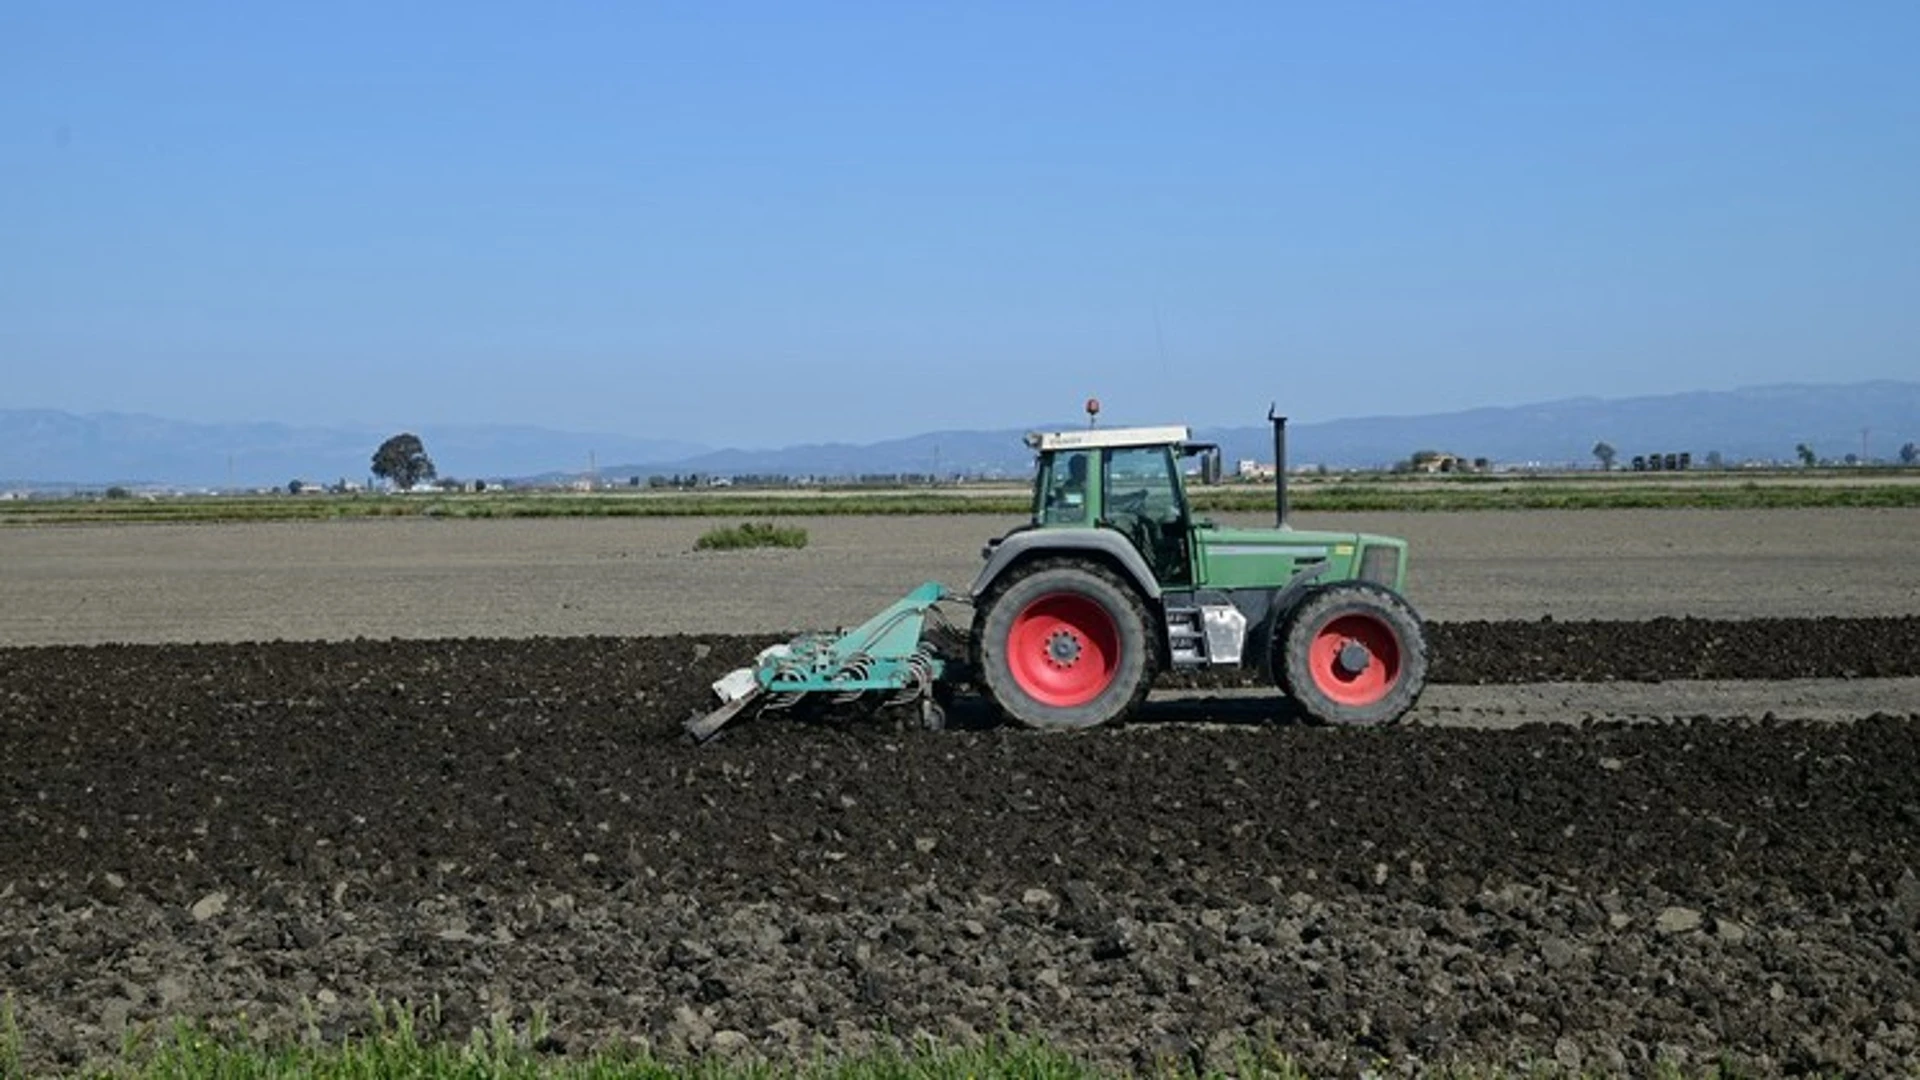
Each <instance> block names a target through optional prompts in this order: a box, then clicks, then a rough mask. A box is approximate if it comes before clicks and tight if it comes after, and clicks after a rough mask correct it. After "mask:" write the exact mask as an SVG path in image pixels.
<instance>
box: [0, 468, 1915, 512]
mask: <svg viewBox="0 0 1920 1080" xmlns="http://www.w3.org/2000/svg"><path fill="white" fill-rule="evenodd" d="M1190 494H1191V496H1192V499H1193V503H1194V507H1195V509H1196V510H1197V511H1199V512H1201V513H1208V512H1214V513H1227V512H1253V511H1271V510H1272V509H1273V504H1274V495H1273V489H1272V488H1271V487H1269V486H1267V485H1264V484H1227V485H1221V486H1217V487H1196V488H1194V489H1192V491H1191V492H1190ZM1289 497H1290V500H1291V504H1292V506H1293V508H1294V509H1296V510H1303V511H1454V510H1636V509H1665V508H1692V509H1740V510H1754V509H1772V508H1786V507H1800V508H1820V507H1920V471H1917V470H1873V471H1862V470H1829V471H1814V472H1807V471H1789V472H1779V473H1767V474H1758V475H1752V476H1748V475H1745V474H1737V473H1696V474H1690V475H1687V476H1684V477H1680V476H1674V475H1672V474H1667V475H1661V476H1646V475H1638V474H1620V473H1615V474H1610V475H1608V474H1594V473H1579V474H1572V473H1569V474H1550V475H1539V476H1529V475H1506V476H1498V475H1470V476H1455V477H1430V476H1401V475H1382V474H1353V475H1337V476H1308V477H1301V478H1299V479H1297V480H1296V481H1294V483H1293V486H1292V489H1291V493H1290V496H1289ZM1027 506H1028V495H1027V493H1026V491H1025V489H1024V488H1021V487H1016V486H1007V485H1000V486H995V487H985V486H959V487H941V488H917V489H890V490H865V489H839V490H833V489H829V490H804V491H801V490H790V489H767V490H738V489H735V490H730V491H711V492H706V491H703V492H629V491H606V492H591V493H579V492H547V491H524V492H520V491H506V492H481V493H448V494H433V495H377V494H356V495H288V494H284V493H282V494H258V495H179V496H173V495H149V496H134V497H125V498H99V497H86V496H73V497H67V498H45V499H14V500H10V501H8V502H5V503H0V524H11V525H30V524H71V523H94V522H100V523H109V522H169V523H179V522H198V521H218V522H244V521H320V520H334V519H340V518H379V517H432V518H576V517H732V518H746V517H801V516H820V515H844V514H870V515H886V514H1002V515H1004V514H1020V513H1025V512H1026V510H1027Z"/></svg>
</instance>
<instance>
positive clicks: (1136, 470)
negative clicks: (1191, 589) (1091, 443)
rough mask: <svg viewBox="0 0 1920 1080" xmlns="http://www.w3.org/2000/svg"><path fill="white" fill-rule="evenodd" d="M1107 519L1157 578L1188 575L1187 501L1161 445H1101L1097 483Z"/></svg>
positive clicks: (1167, 581)
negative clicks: (1103, 456)
mask: <svg viewBox="0 0 1920 1080" xmlns="http://www.w3.org/2000/svg"><path fill="white" fill-rule="evenodd" d="M1102 491H1103V493H1104V502H1105V518H1106V521H1107V523H1108V524H1110V525H1112V526H1113V527H1114V528H1116V529H1119V530H1120V531H1121V532H1123V533H1126V534H1127V536H1128V538H1130V539H1131V540H1132V541H1133V544H1134V547H1136V548H1138V549H1139V551H1140V554H1141V555H1142V556H1144V557H1145V558H1146V560H1147V565H1149V566H1151V567H1152V568H1153V572H1154V576H1155V577H1156V578H1158V579H1159V580H1160V581H1161V583H1163V584H1173V583H1179V582H1185V581H1187V580H1188V579H1189V572H1188V571H1189V568H1188V565H1187V545H1186V527H1187V501H1186V498H1185V497H1184V496H1183V495H1182V493H1181V490H1180V480H1179V474H1178V473H1177V472H1175V471H1174V466H1173V454H1172V452H1171V450H1170V448H1168V447H1165V446H1135V447H1126V448H1124V449H1116V450H1109V451H1107V472H1106V486H1105V487H1104V488H1103V489H1102Z"/></svg>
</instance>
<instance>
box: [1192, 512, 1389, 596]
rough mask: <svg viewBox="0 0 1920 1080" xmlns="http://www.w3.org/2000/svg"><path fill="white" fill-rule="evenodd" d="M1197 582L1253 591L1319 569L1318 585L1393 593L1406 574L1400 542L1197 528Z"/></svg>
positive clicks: (1302, 531)
mask: <svg viewBox="0 0 1920 1080" xmlns="http://www.w3.org/2000/svg"><path fill="white" fill-rule="evenodd" d="M1194 538H1195V540H1196V541H1197V542H1198V543H1197V547H1198V549H1199V550H1198V551H1196V552H1195V554H1196V556H1197V557H1198V560H1199V561H1200V563H1201V566H1202V570H1201V578H1202V580H1204V581H1205V582H1206V583H1207V584H1208V585H1209V586H1212V587H1215V588H1229V589H1231V588H1258V587H1264V586H1271V585H1273V584H1275V583H1283V582H1285V581H1287V580H1288V579H1289V578H1291V577H1292V576H1293V575H1294V574H1296V573H1298V572H1300V571H1302V570H1306V569H1309V568H1312V567H1315V566H1320V567H1324V569H1322V570H1321V571H1320V574H1319V577H1318V578H1317V580H1318V581H1319V582H1321V583H1326V582H1333V581H1347V580H1352V579H1355V578H1359V579H1363V580H1367V581H1372V582H1374V583H1376V584H1379V585H1384V586H1386V587H1388V588H1390V589H1396V590H1397V589H1399V588H1400V587H1401V585H1402V584H1403V583H1404V578H1405V574H1406V548H1407V545H1406V541H1404V540H1399V539H1396V538H1394V537H1388V536H1374V535H1372V534H1369V533H1352V532H1313V531H1309V530H1305V529H1255V528H1219V527H1213V528H1200V529H1196V530H1194Z"/></svg>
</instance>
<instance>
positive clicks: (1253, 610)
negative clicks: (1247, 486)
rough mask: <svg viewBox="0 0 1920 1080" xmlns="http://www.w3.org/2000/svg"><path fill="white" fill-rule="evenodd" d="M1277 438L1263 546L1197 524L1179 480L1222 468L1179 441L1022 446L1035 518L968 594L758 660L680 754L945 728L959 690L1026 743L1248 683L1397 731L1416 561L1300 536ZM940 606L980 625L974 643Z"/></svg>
mask: <svg viewBox="0 0 1920 1080" xmlns="http://www.w3.org/2000/svg"><path fill="white" fill-rule="evenodd" d="M1087 411H1088V414H1089V416H1090V417H1091V416H1093V415H1094V414H1096V413H1097V412H1098V411H1099V403H1098V402H1095V401H1089V402H1088V403H1087ZM1268 419H1269V420H1270V421H1271V422H1272V424H1273V441H1274V460H1275V466H1274V477H1275V480H1274V482H1275V505H1276V513H1275V516H1276V520H1275V523H1274V525H1273V527H1271V528H1239V527H1225V526H1221V525H1217V524H1215V523H1214V522H1212V521H1210V520H1208V519H1206V518H1204V517H1198V516H1195V515H1194V514H1193V513H1192V512H1191V510H1190V508H1189V505H1188V501H1187V495H1186V483H1187V478H1188V472H1189V470H1188V468H1187V467H1186V463H1187V462H1189V461H1195V462H1196V467H1195V468H1193V469H1192V474H1193V475H1194V477H1195V478H1197V480H1198V482H1200V483H1203V484H1211V483H1217V482H1219V479H1220V448H1219V447H1218V446H1215V445H1213V444H1211V443H1198V442H1194V441H1193V440H1192V439H1191V438H1190V433H1189V431H1188V429H1187V428H1185V427H1180V426H1164V427H1139V428H1112V429H1102V428H1096V427H1092V426H1089V427H1088V428H1087V429H1085V430H1078V431H1056V432H1035V433H1032V434H1030V435H1028V436H1027V445H1028V446H1030V447H1032V448H1033V450H1034V452H1035V455H1036V457H1035V476H1034V485H1033V513H1032V517H1031V519H1030V520H1029V521H1028V522H1027V524H1025V525H1022V526H1020V527H1019V528H1016V529H1014V530H1012V531H1011V532H1009V533H1007V534H1006V535H1004V536H1000V537H996V538H994V539H992V540H989V541H988V542H987V545H986V547H985V548H984V549H983V551H982V556H983V557H984V559H985V565H983V566H982V567H981V570H980V573H979V575H978V576H977V577H976V578H975V579H974V582H973V586H972V588H971V589H970V590H968V592H966V593H964V594H955V593H951V592H949V591H948V590H947V589H946V588H945V587H944V586H943V585H941V584H940V583H939V582H927V583H926V584H924V585H921V586H920V587H919V588H917V589H915V590H913V592H911V593H909V594H908V595H907V596H905V597H904V598H902V599H900V600H899V601H897V602H895V603H894V604H893V605H892V606H890V607H888V608H887V609H886V610H884V611H882V612H880V613H879V614H877V615H875V616H874V617H873V618H871V619H868V620H867V621H866V622H864V623H862V624H860V625H859V626H857V627H855V628H853V629H852V630H848V631H845V632H843V633H839V634H808V635H803V636H801V637H799V638H796V639H794V640H793V641H790V642H787V643H785V644H782V645H775V646H773V647H771V648H769V649H767V650H765V651H763V652H762V653H761V654H760V655H759V657H758V658H757V659H756V660H755V662H754V664H753V665H752V666H751V667H745V668H741V669H739V670H737V671H734V672H732V673H730V674H728V675H727V676H726V677H725V678H723V679H721V680H719V681H718V682H716V683H715V684H714V691H715V693H716V694H717V695H718V696H719V699H720V702H721V704H720V706H719V708H717V709H715V710H714V711H712V712H709V713H707V714H705V715H702V716H696V717H694V718H692V719H690V720H688V721H687V724H686V730H687V732H688V734H689V735H691V736H692V737H693V738H694V739H695V740H696V741H701V742H704V741H706V740H708V739H711V738H712V737H714V736H715V735H716V734H718V733H719V732H720V731H721V730H722V729H723V728H725V727H726V725H728V724H729V723H732V722H734V721H735V720H738V719H740V718H742V717H745V716H750V715H756V714H758V715H766V714H775V713H778V712H780V711H782V710H788V709H793V708H794V707H796V706H798V705H801V704H802V703H807V702H813V703H820V704H825V705H829V706H858V705H862V704H865V705H872V706H887V705H902V706H905V705H912V706H917V707H918V708H919V709H920V712H921V719H922V722H923V723H925V724H926V725H927V726H929V727H939V726H941V725H942V723H943V721H944V713H943V710H942V705H941V703H942V702H943V701H946V700H949V699H950V696H951V694H952V693H954V692H956V691H957V690H958V689H959V688H960V687H961V686H971V687H972V688H973V689H975V690H977V691H978V692H979V693H980V694H981V695H982V696H983V697H984V698H985V699H986V700H987V701H988V702H989V703H991V704H992V705H993V706H994V707H995V708H997V709H998V710H999V711H1000V712H1001V713H1003V714H1004V715H1006V716H1007V717H1009V718H1011V719H1013V720H1015V721H1018V722H1020V723H1022V724H1025V725H1027V726H1029V727H1034V728H1042V729H1051V730H1063V729H1074V728H1085V727H1093V726H1095V725H1099V724H1104V723H1107V722H1109V721H1112V720H1116V719H1119V718H1121V717H1124V716H1126V715H1128V714H1129V713H1131V712H1133V711H1134V710H1135V709H1137V708H1138V707H1139V705H1140V702H1141V701H1142V700H1143V699H1144V698H1145V697H1146V693H1147V690H1148V689H1149V687H1151V685H1152V683H1153V681H1154V679H1155V677H1156V676H1158V675H1159V674H1160V673H1162V672H1169V671H1182V670H1192V669H1198V668H1206V667H1224V666H1239V667H1250V668H1255V669H1257V670H1258V672H1259V673H1260V674H1261V675H1262V676H1263V678H1264V679H1265V680H1266V681H1270V682H1271V683H1273V684H1274V685H1275V686H1276V687H1277V688H1278V689H1279V690H1280V692H1281V693H1283V694H1285V695H1286V696H1287V697H1289V698H1292V699H1293V700H1294V702H1295V703H1296V704H1297V705H1298V707H1299V710H1300V711H1301V712H1302V713H1303V714H1305V715H1306V716H1307V717H1309V718H1311V719H1314V720H1318V721H1320V722H1323V723H1330V724H1346V725H1368V724H1389V723H1393V722H1394V721H1397V720H1399V719H1400V718H1401V717H1402V716H1404V715H1405V714H1406V712H1407V710H1408V709H1410V708H1412V706H1413V704H1414V702H1415V701H1416V700H1417V699H1418V698H1419V695H1420V692H1421V690H1422V689H1423V688H1424V687H1425V685H1426V677H1427V643H1426V634H1425V630H1424V628H1423V626H1422V624H1421V622H1420V618H1419V616H1418V615H1417V614H1416V613H1415V612H1414V610H1413V608H1412V606H1411V605H1409V604H1408V603H1407V601H1406V600H1405V598H1404V597H1403V596H1402V595H1401V590H1402V588H1403V587H1404V585H1405V582H1406V572H1407V544H1406V541H1404V540H1400V539H1396V538H1393V537H1386V536H1375V535H1371V534H1367V533H1349V532H1311V531H1305V530H1299V529H1295V528H1293V527H1292V526H1291V525H1289V524H1288V522H1287V489H1286V476H1287V469H1286V418H1285V417H1283V416H1277V415H1274V414H1273V412H1272V411H1271V410H1269V412H1268ZM943 603H956V604H971V605H972V608H973V616H972V620H971V623H970V627H969V630H968V632H967V633H965V634H960V633H957V632H955V630H954V629H953V628H952V626H951V625H950V624H949V623H948V621H947V617H946V616H945V614H944V613H943V611H942V609H941V607H940V605H941V604H943Z"/></svg>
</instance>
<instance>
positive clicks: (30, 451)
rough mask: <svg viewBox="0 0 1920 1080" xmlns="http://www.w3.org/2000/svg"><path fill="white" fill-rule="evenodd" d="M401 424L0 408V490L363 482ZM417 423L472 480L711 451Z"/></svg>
mask: <svg viewBox="0 0 1920 1080" xmlns="http://www.w3.org/2000/svg"><path fill="white" fill-rule="evenodd" d="M397 431H398V429H376V428H371V427H364V428H349V427H342V428H322V427H294V426H291V425H288V424H277V423H257V424H197V423H189V422H186V421H180V420H166V419H162V418H159V417H154V416H141V415H136V414H126V413H94V414H91V415H86V416H78V415H75V414H72V413H65V412H56V411H52V410H44V409H35V410H0V486H6V487H32V486H50V485H60V484H67V485H72V484H82V485H85V484H91V485H101V484H118V483H124V484H166V485H173V486H180V487H226V486H241V487H261V486H280V485H284V484H286V483H287V482H288V481H290V480H295V479H302V480H310V481H314V482H317V483H332V482H334V481H336V480H341V479H346V480H358V481H362V482H364V481H365V480H366V478H367V473H368V466H369V464H370V463H371V460H372V458H373V452H374V450H375V449H376V448H377V447H378V446H379V445H380V443H381V442H382V441H383V440H384V439H386V438H387V437H388V436H390V435H394V434H396V433H397ZM413 431H414V432H415V434H418V435H419V436H420V438H421V440H422V441H423V442H424V443H425V444H426V448H427V453H428V454H429V455H430V456H431V457H432V458H433V460H434V464H436V465H437V466H439V469H440V472H441V474H442V475H445V476H454V477H465V478H492V477H508V476H524V475H527V474H529V473H536V472H541V471H543V470H548V469H554V468H568V469H576V470H579V471H585V470H586V469H587V468H588V466H589V456H590V455H593V456H596V457H597V459H598V460H599V461H611V460H618V459H621V458H626V459H633V458H642V459H646V458H677V457H685V456H688V455H691V454H697V453H701V452H702V451H704V450H705V449H706V448H705V447H702V446H699V445H697V444H694V443H687V442H680V441H673V440H661V439H639V438H633V437H630V436H624V435H607V434H582V433H580V432H571V431H552V430H548V429H545V428H536V427H524V426H515V425H435V424H428V425H424V426H421V427H417V428H414V429H413Z"/></svg>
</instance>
